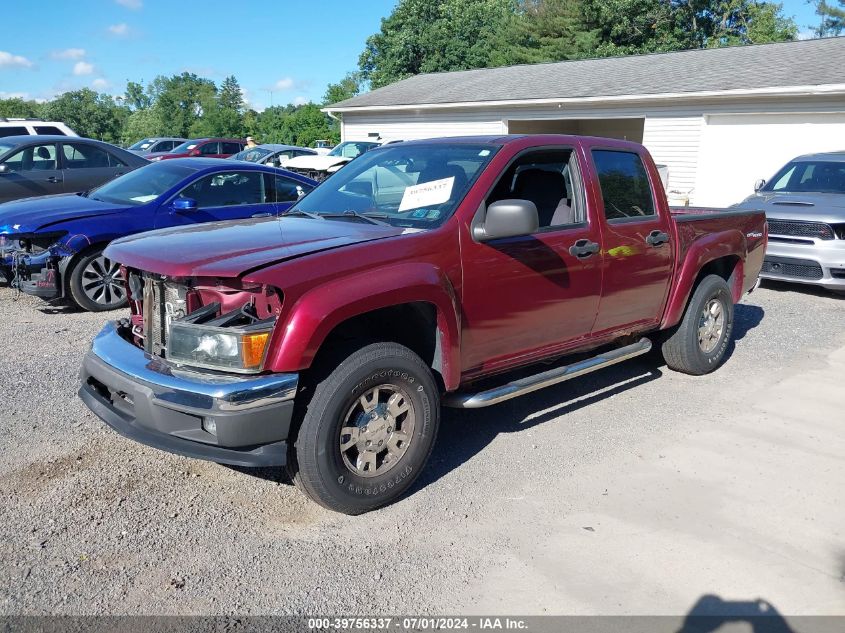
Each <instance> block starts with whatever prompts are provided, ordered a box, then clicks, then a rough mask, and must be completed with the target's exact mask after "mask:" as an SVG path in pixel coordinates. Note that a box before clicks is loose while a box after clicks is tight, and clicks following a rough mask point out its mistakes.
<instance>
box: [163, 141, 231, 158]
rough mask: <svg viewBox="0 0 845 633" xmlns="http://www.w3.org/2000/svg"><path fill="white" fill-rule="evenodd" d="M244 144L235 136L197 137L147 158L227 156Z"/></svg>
mask: <svg viewBox="0 0 845 633" xmlns="http://www.w3.org/2000/svg"><path fill="white" fill-rule="evenodd" d="M245 146H246V141H242V140H240V139H236V138H197V139H193V140H190V141H185V142H184V143H182V144H181V145H177V146H176V147H174V148H173V149H172V150H170V151H169V152H154V153H152V154H148V155H147V158H148V159H149V160H153V161H159V160H169V159H172V158H192V157H204V158H229V156H231V155H232V154H237V153H238V152H240V151H241V150H243V149H244V147H245Z"/></svg>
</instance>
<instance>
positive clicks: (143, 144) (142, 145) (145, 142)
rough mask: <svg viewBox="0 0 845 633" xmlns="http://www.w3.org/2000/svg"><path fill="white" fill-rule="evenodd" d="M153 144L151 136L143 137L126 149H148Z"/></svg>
mask: <svg viewBox="0 0 845 633" xmlns="http://www.w3.org/2000/svg"><path fill="white" fill-rule="evenodd" d="M152 144H153V139H151V138H142V139H141V140H140V141H138V142H137V143H135V144H134V145H130V146H129V147H127V148H126V149H136V150H137V149H147V148H148V147H149V146H150V145H152Z"/></svg>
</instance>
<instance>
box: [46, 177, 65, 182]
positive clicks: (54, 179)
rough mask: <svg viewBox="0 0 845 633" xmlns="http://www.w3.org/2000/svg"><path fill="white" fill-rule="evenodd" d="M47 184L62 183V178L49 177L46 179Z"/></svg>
mask: <svg viewBox="0 0 845 633" xmlns="http://www.w3.org/2000/svg"><path fill="white" fill-rule="evenodd" d="M47 182H62V178H56V177H55V176H50V177H49V178H48V179H47Z"/></svg>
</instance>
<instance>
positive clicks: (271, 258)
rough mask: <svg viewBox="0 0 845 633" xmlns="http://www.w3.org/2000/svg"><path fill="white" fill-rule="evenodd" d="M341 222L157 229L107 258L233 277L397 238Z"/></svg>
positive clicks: (118, 243)
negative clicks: (280, 263)
mask: <svg viewBox="0 0 845 633" xmlns="http://www.w3.org/2000/svg"><path fill="white" fill-rule="evenodd" d="M402 231H403V229H401V228H397V227H392V226H380V225H379V226H376V225H372V224H361V223H358V222H347V221H342V220H317V219H313V218H294V217H283V218H253V219H249V220H235V221H230V222H213V223H208V224H195V225H191V226H185V227H178V228H169V229H159V230H157V231H149V232H147V233H141V234H138V235H133V236H130V237H124V238H121V239H119V240H115V241H114V242H112V243H111V244H110V245H109V247H108V248H107V249H106V256H107V257H109V258H111V259H114V260H116V261H118V262H120V263H121V264H124V265H126V266H130V267H132V268H136V269H138V270H143V271H146V272H151V273H158V274H160V275H165V276H168V277H237V276H239V275H242V274H244V273H246V272H248V271H252V270H256V269H259V268H263V267H264V266H268V265H271V264H276V263H278V262H281V261H284V260H286V259H292V258H295V257H301V256H303V255H309V254H311V253H316V252H319V251H323V250H327V249H331V248H338V247H341V246H347V245H350V244H358V243H361V242H367V241H372V240H379V239H383V238H386V237H393V236H395V235H401V234H402Z"/></svg>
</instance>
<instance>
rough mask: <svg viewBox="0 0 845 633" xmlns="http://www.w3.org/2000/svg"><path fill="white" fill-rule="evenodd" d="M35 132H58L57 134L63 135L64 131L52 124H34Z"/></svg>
mask: <svg viewBox="0 0 845 633" xmlns="http://www.w3.org/2000/svg"><path fill="white" fill-rule="evenodd" d="M35 133H36V134H58V135H59V136H65V133H64V132H62V131H61V130H60V129H59V128H57V127H56V126H54V125H36V126H35Z"/></svg>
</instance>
